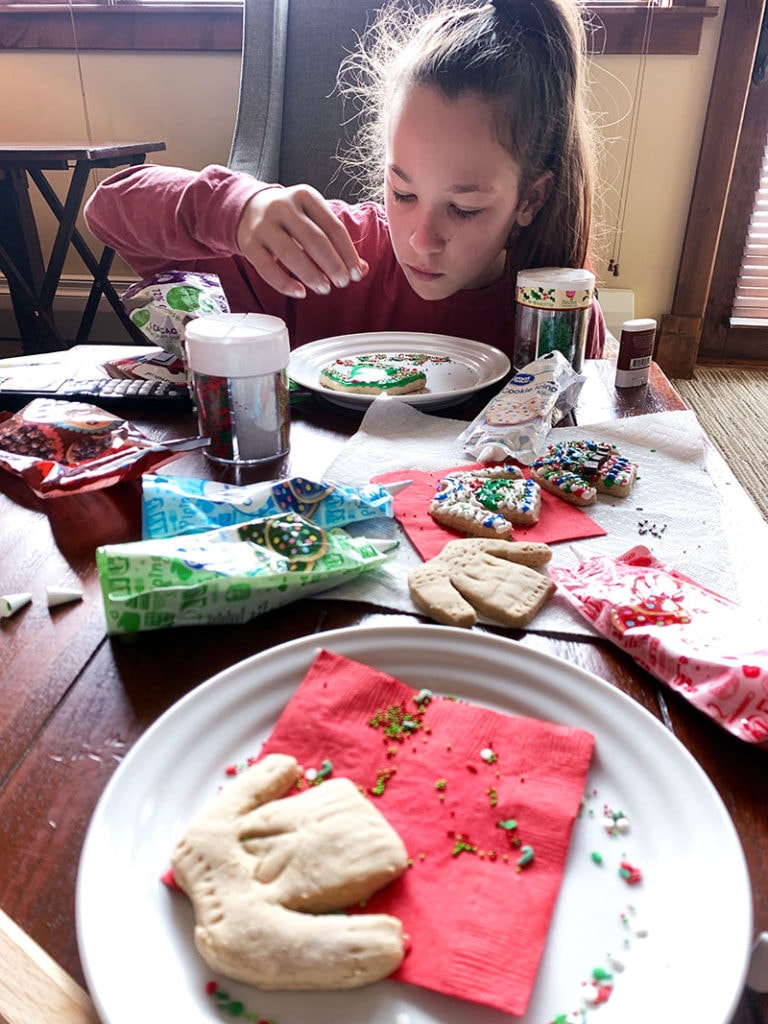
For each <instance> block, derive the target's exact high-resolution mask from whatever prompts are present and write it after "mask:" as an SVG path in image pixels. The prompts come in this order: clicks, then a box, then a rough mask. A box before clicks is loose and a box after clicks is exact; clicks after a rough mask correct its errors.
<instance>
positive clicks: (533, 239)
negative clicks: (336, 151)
mask: <svg viewBox="0 0 768 1024" xmlns="http://www.w3.org/2000/svg"><path fill="white" fill-rule="evenodd" d="M585 79H586V39H585V31H584V26H583V23H582V20H581V14H580V11H579V8H578V6H577V2H576V0H493V2H492V3H483V4H478V3H473V2H471V0H469V2H466V3H460V2H456V0H435V2H434V3H431V4H430V5H429V6H428V7H427V6H426V4H424V3H421V4H420V5H418V6H414V0H390V2H389V3H388V4H387V5H386V6H385V7H384V8H382V10H381V11H379V13H378V15H377V17H376V19H375V21H374V22H373V24H372V25H371V26H370V27H369V28H368V29H367V30H366V31H365V32H364V33H363V35H362V37H361V39H360V41H359V46H358V47H357V49H356V50H355V52H353V53H351V54H349V55H348V56H347V58H345V60H344V61H343V63H342V65H341V68H340V70H339V90H340V92H341V94H342V96H343V97H345V99H351V100H352V101H353V103H354V105H355V109H354V111H353V115H352V119H354V120H355V121H356V125H357V126H356V129H355V134H354V138H353V142H352V145H351V146H350V148H349V149H348V151H347V152H346V153H345V154H344V155H343V156H342V158H341V159H342V165H343V167H344V170H345V172H346V173H347V174H348V175H349V176H350V177H351V178H353V179H354V180H355V181H356V182H357V183H358V188H359V190H360V194H361V196H366V197H369V198H380V196H381V191H382V187H383V181H384V165H385V150H386V119H387V113H388V109H389V103H390V99H391V97H392V96H393V94H394V93H395V92H396V91H398V90H399V89H401V88H403V87H406V88H407V87H408V86H411V85H429V86H432V87H433V88H436V89H438V90H439V91H440V92H441V93H442V94H443V95H444V96H445V97H446V98H447V99H456V98H458V97H460V96H463V95H464V94H466V93H474V94H476V95H479V96H480V97H482V98H484V99H487V100H488V101H489V102H490V103H492V104H493V106H494V109H495V111H496V115H497V116H496V121H497V131H498V137H499V141H500V142H501V144H502V145H503V146H504V147H505V148H506V149H507V151H508V152H509V153H510V154H511V156H512V157H513V158H514V160H515V161H516V162H517V163H518V165H519V167H520V170H521V182H520V187H521V195H523V194H524V192H525V189H526V188H527V186H529V185H530V184H531V183H532V182H534V181H535V180H536V179H537V178H538V177H539V176H540V175H541V174H543V173H545V172H550V174H551V176H552V189H551V193H550V195H549V197H548V199H547V201H546V202H545V204H544V206H543V207H542V209H541V210H539V212H538V214H537V215H536V217H535V218H534V220H533V223H532V224H531V225H530V226H529V227H527V228H524V229H521V230H520V232H519V233H518V234H517V235H516V237H515V238H514V241H512V240H510V246H509V249H508V269H509V270H510V271H511V272H516V271H517V270H520V269H523V268H527V267H536V266H539V267H544V266H556V267H582V266H584V264H585V262H586V260H587V250H588V244H589V234H590V226H591V219H592V196H593V187H594V186H593V162H594V158H593V143H592V129H591V126H590V122H589V119H588V116H587V113H586V95H585V94H586V80H585Z"/></svg>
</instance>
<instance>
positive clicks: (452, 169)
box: [385, 85, 546, 299]
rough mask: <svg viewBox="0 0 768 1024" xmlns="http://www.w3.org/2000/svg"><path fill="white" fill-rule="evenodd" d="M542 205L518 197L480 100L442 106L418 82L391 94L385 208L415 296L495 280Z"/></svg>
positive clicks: (516, 172)
mask: <svg viewBox="0 0 768 1024" xmlns="http://www.w3.org/2000/svg"><path fill="white" fill-rule="evenodd" d="M538 184H540V183H538ZM541 187H542V188H544V186H541ZM534 191H535V190H534ZM545 195H546V192H544V196H545ZM541 202H543V197H540V201H538V204H537V200H536V198H535V196H534V197H533V198H531V194H530V193H529V195H528V196H527V197H521V195H520V168H519V167H518V165H517V163H516V162H515V160H514V159H513V158H512V157H511V156H510V154H509V153H508V152H507V150H506V149H504V147H503V146H502V145H501V143H500V142H499V141H498V139H497V137H496V132H495V130H494V118H493V107H492V106H491V104H490V103H488V102H487V101H486V100H483V99H481V98H480V97H478V96H476V95H473V94H467V95H464V96H461V97H460V98H459V99H456V100H448V99H446V98H445V97H444V96H443V95H442V94H441V93H440V92H439V91H437V90H436V89H433V88H432V87H430V86H424V85H422V86H416V87H412V88H407V89H402V90H400V92H399V93H398V94H397V95H396V96H395V97H394V99H393V103H392V106H391V109H390V111H389V117H388V122H387V166H386V181H385V205H386V210H387V216H388V219H389V231H390V235H391V238H392V245H393V248H394V250H395V256H396V257H397V261H398V263H399V264H400V266H401V267H402V269H403V272H404V273H405V275H406V277H407V278H408V282H409V283H410V285H411V287H412V288H413V290H414V291H415V292H416V294H417V295H419V296H421V298H423V299H444V298H447V297H448V296H449V295H453V294H454V293H455V292H457V291H460V290H461V289H463V288H483V287H485V286H486V285H490V284H493V283H494V282H495V281H498V280H499V278H500V277H501V276H502V275H503V273H504V264H505V258H506V252H505V246H506V243H507V239H508V238H509V235H510V232H511V231H512V228H513V227H514V225H515V224H519V225H521V226H525V225H527V224H529V223H530V222H531V220H532V219H533V216H534V215H535V213H536V212H537V210H538V209H539V207H540V205H541Z"/></svg>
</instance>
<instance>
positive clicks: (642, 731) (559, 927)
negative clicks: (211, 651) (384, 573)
mask: <svg viewBox="0 0 768 1024" xmlns="http://www.w3.org/2000/svg"><path fill="white" fill-rule="evenodd" d="M319 644H322V645H323V646H325V647H327V648H328V649H329V650H333V651H337V652H339V653H340V654H343V655H345V656H347V657H350V658H354V659H356V660H358V661H363V662H365V663H367V664H370V665H372V666H374V667H376V668H378V669H381V670H383V671H386V672H389V673H390V674H391V675H394V676H395V677H397V678H399V679H401V680H402V681H404V682H405V683H408V684H409V685H411V686H413V687H415V688H417V689H418V688H421V687H423V686H427V687H431V688H432V689H435V690H441V691H443V692H449V693H453V694H456V695H457V696H461V697H466V698H468V699H470V700H473V701H475V702H477V703H480V704H484V705H487V706H490V707H493V708H496V709H498V710H501V711H505V712H509V713H515V714H524V715H529V716H532V717H537V718H543V719H546V720H549V721H552V722H556V723H560V724H564V725H572V726H579V727H581V728H585V729H589V730H591V732H592V733H593V734H594V735H595V738H596V752H595V757H594V760H593V765H592V768H591V770H590V777H589V789H588V793H593V794H594V795H593V796H592V797H591V799H590V800H588V801H587V802H586V806H587V808H588V811H587V813H585V814H584V815H582V816H581V817H580V819H579V820H578V821H577V822H576V826H575V829H574V835H573V842H572V846H571V850H570V854H569V859H568V863H567V866H566V872H565V878H564V882H563V887H562V890H561V893H560V897H559V900H558V904H557V907H556V910H555V915H554V918H553V920H552V925H551V929H550V933H549V938H548V942H547V947H546V950H545V953H544V958H543V960H542V963H541V967H540V970H539V973H538V976H537V980H536V985H535V987H534V991H533V995H532V999H531V1003H530V1004H529V1008H528V1011H527V1013H526V1015H525V1017H523V1018H514V1021H515V1022H516V1024H548V1022H550V1021H553V1020H554V1019H555V1017H556V1016H557V1015H558V1014H565V1013H570V1012H572V1011H573V1010H574V1009H575V1008H577V1007H579V1006H580V999H581V988H580V986H581V982H582V981H583V980H584V979H585V978H587V977H588V976H589V975H590V973H591V971H592V970H593V969H594V968H595V967H598V966H603V967H605V966H607V964H606V954H607V952H608V951H610V950H619V951H620V952H621V955H622V956H623V957H624V958H625V961H626V966H625V969H624V970H623V971H622V972H621V973H617V974H616V975H615V987H614V991H613V994H612V996H611V998H610V1000H609V1001H608V1002H607V1003H605V1004H603V1005H602V1006H600V1007H598V1008H597V1009H589V1010H588V1011H587V1015H586V1018H585V1020H586V1021H588V1022H590V1024H591V1022H592V1021H593V1018H594V1024H647V1022H648V1021H650V1020H656V1019H660V1020H665V1021H696V1024H725V1022H726V1021H728V1020H730V1017H731V1015H732V1012H733V1009H734V1006H735V1004H736V1002H737V1001H738V998H739V995H740V992H741V989H742V987H743V980H744V976H745V973H746V965H747V958H748V954H749V947H750V943H751V931H752V924H751V907H752V900H751V895H750V886H749V878H748V875H747V869H746V865H745V861H744V857H743V854H742V850H741V846H740V844H739V840H738V837H737V834H736V832H735V830H734V827H733V824H732V822H731V820H730V818H729V816H728V814H727V812H726V810H725V808H724V806H723V804H722V802H721V800H720V798H719V796H718V795H717V792H716V791H715V789H714V787H713V786H712V784H711V783H710V781H709V779H708V778H707V776H706V775H705V774H704V772H703V771H702V770H701V768H700V767H699V766H698V764H697V763H696V762H695V761H694V759H693V758H692V757H691V756H690V755H689V753H688V752H687V751H686V750H685V748H684V747H683V746H682V745H681V744H680V743H679V742H678V741H677V740H675V739H674V737H673V736H672V735H671V734H670V733H669V732H667V730H666V729H664V728H663V726H662V725H661V724H660V723H659V722H658V721H657V720H656V719H655V718H654V717H653V716H652V715H650V714H649V713H648V712H647V711H645V710H644V709H643V708H642V707H641V706H640V705H639V704H637V703H635V702H634V701H632V700H631V699H630V698H628V697H626V696H625V695H624V694H622V693H621V692H620V691H618V690H616V689H615V688H614V687H613V686H611V685H610V684H609V683H606V682H604V681H603V680H601V679H598V678H597V677H596V676H593V675H591V674H589V673H587V672H585V671H583V670H581V669H579V668H576V667H575V666H573V665H570V664H568V663H567V662H565V661H561V660H559V659H557V658H553V657H551V656H549V655H545V654H542V653H540V652H538V651H535V650H531V649H528V648H526V647H523V646H522V645H519V644H517V643H516V642H515V641H513V640H508V639H505V638H502V637H496V636H493V635H491V634H484V633H480V632H474V631H465V630H460V629H452V628H448V627H441V626H427V625H418V624H414V625H413V626H408V625H405V626H404V625H393V626H380V627H363V628H354V629H342V630H335V631H331V632H327V633H322V634H318V635H315V636H311V637H306V638H304V639H301V640H297V641H293V642H291V643H287V644H284V645H282V646H280V647H276V648H274V649H273V650H270V651H267V652H265V653H264V654H260V655H257V656H256V657H253V658H250V659H248V660H246V661H244V662H242V663H240V664H239V665H235V666H234V667H232V668H230V669H227V670H226V671H225V672H222V673H220V674H219V675H218V676H215V677H214V678H213V679H211V680H209V681H208V682H207V683H205V684H203V685H202V686H200V687H198V688H197V689H196V690H194V691H193V692H192V693H190V694H189V695H188V696H186V697H185V698H183V699H182V700H181V701H179V702H178V703H177V704H176V705H174V707H172V708H170V709H169V710H168V711H167V712H166V713H165V715H163V716H162V717H161V718H160V719H159V720H158V721H157V722H156V723H155V724H154V725H153V726H152V727H151V728H150V729H149V730H148V731H147V732H146V733H145V735H144V736H143V737H142V738H141V739H140V740H139V741H138V743H137V744H136V745H135V747H134V748H133V749H132V750H131V752H130V753H129V754H128V756H127V757H126V759H125V760H124V761H123V763H122V764H121V765H120V767H119V768H118V769H117V771H116V772H115V774H114V776H113V778H112V780H111V781H110V783H109V785H108V786H107V788H106V790H105V792H104V794H103V796H102V798H101V800H100V802H99V804H98V806H97V808H96V811H95V813H94V816H93V819H92V821H91V824H90V827H89V830H88V834H87V836H86V841H85V845H84V848H83V854H82V859H81V862H80V870H79V875H78V885H77V931H78V940H79V946H80V953H81V957H82V962H83V966H84V969H85V974H86V978H87V982H88V987H89V990H90V992H91V995H92V996H93V998H94V1000H95V1003H96V1007H97V1010H98V1012H99V1014H100V1016H101V1018H102V1020H103V1021H104V1024H136V1021H144V1022H146V1024H155V1022H157V1024H166V1022H167V1021H185V1022H189V1024H192V1022H198V1024H200V1022H211V1024H214V1022H215V1024H221V1021H222V1019H223V1016H226V1015H222V1014H221V1013H220V1011H217V1009H216V1007H215V1005H214V1003H213V1001H212V1000H211V999H210V997H208V996H207V995H206V994H205V992H204V986H205V982H206V981H207V980H208V979H209V978H210V977H211V974H210V972H209V971H208V969H207V968H206V967H205V965H204V964H203V962H202V961H201V960H200V959H199V957H198V956H197V954H196V952H195V949H194V945H193V940H192V915H191V911H190V908H189V906H188V905H187V904H186V902H185V901H184V900H183V898H181V897H179V896H177V895H174V894H173V893H171V892H169V891H168V890H167V889H166V888H165V887H164V886H163V885H162V884H161V883H160V881H159V877H160V875H161V873H162V872H163V871H164V870H165V868H166V867H167V866H168V858H169V853H170V850H171V847H172V843H173V841H174V839H175V837H176V836H177V835H178V834H179V832H180V831H181V830H182V829H183V827H184V826H185V825H186V823H187V822H188V821H189V819H190V817H191V816H192V815H193V814H194V813H195V811H196V810H197V809H198V808H199V807H200V806H201V804H202V803H204V802H206V801H207V800H208V799H209V798H210V796H211V795H212V794H213V793H215V791H216V788H217V786H219V785H220V784H221V783H222V781H223V779H224V767H225V766H226V765H227V764H229V763H232V762H235V763H239V762H240V761H242V760H245V758H247V757H248V756H250V755H252V754H256V753H258V750H259V747H260V743H261V741H262V740H263V739H265V738H266V736H267V735H268V734H269V732H270V731H271V728H272V726H273V724H274V722H275V720H276V719H277V716H278V715H279V713H280V712H281V710H282V709H283V707H284V706H285V704H286V703H287V701H288V700H289V698H290V697H291V695H292V693H293V691H294V689H295V688H296V686H297V685H298V683H299V682H300V680H301V679H302V677H303V675H304V674H305V672H306V670H307V669H308V668H309V666H310V664H311V662H312V660H313V658H314V656H315V653H316V651H317V649H318V645H319ZM604 804H608V805H609V806H610V807H612V808H614V809H621V810H623V811H625V812H626V813H627V814H628V815H629V817H630V819H631V823H632V824H631V830H630V832H629V833H628V834H627V835H624V836H621V837H620V838H614V839H611V838H609V837H607V836H606V833H605V832H604V830H603V828H602V824H601V820H600V819H601V811H602V807H603V805H604ZM612 843H613V844H616V843H618V844H619V845H613V846H611V845H610V844H612ZM606 848H608V849H609V850H613V851H615V855H616V856H619V851H620V854H621V855H626V857H628V858H630V859H631V860H632V861H633V863H635V864H637V865H638V866H640V867H641V869H642V871H643V875H644V877H643V882H642V884H641V885H639V886H636V887H632V888H629V887H627V885H626V884H625V883H624V882H623V881H622V880H621V879H620V878H619V876H618V871H617V870H614V869H613V868H611V867H609V865H608V858H606V862H605V863H604V864H603V865H601V866H597V865H596V864H595V863H594V862H593V861H592V859H591V852H592V851H593V850H595V849H602V850H604V851H605V850H606ZM611 856H613V854H611ZM629 904H633V905H634V906H635V907H636V916H631V918H630V919H631V920H632V921H642V922H644V923H645V924H646V925H647V927H648V935H647V937H645V938H637V937H636V936H635V935H634V934H633V933H632V932H631V931H630V930H628V929H627V928H626V926H625V925H624V924H622V922H621V915H622V913H623V912H625V911H626V908H627V906H628V905H629ZM626 940H629V945H628V948H626V949H624V948H623V943H624V942H625V941H626ZM217 980H221V979H217ZM225 987H226V989H227V991H228V992H229V993H230V996H231V997H232V998H238V999H241V1000H242V1001H243V1002H244V1003H245V1006H246V1010H247V1011H248V1012H252V1013H256V1014H258V1015H260V1016H261V1017H263V1018H266V1019H269V1020H274V1021H275V1022H276V1024H401V1022H402V1024H406V1022H407V1024H438V1022H439V1024H466V1021H467V1020H471V1021H472V1024H503V1022H510V1021H512V1020H513V1018H511V1017H509V1016H507V1015H505V1014H502V1013H500V1012H499V1011H497V1010H491V1009H488V1008H483V1007H480V1006H477V1005H474V1004H469V1003H465V1002H461V1001H458V1000H452V999H449V998H447V997H443V996H440V995H437V994H435V993H430V992H427V991H426V990H423V989H420V988H416V987H414V986H410V985H405V984H399V983H396V982H390V981H386V982H380V983H379V984H376V985H372V986H369V987H367V988H364V989H360V990H358V991H353V992H330V993H314V992H313V993H289V992H280V993H259V992H257V991H256V990H255V989H253V988H249V987H248V986H243V985H238V984H234V983H232V984H229V983H226V985H225ZM398 1014H400V1016H398ZM578 1019H579V1021H580V1022H581V1020H582V1018H581V1017H579V1018H578Z"/></svg>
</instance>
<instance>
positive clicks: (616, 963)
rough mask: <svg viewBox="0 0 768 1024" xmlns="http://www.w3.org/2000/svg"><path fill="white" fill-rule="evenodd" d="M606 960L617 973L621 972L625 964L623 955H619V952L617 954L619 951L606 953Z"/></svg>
mask: <svg viewBox="0 0 768 1024" xmlns="http://www.w3.org/2000/svg"><path fill="white" fill-rule="evenodd" d="M608 962H609V964H610V965H611V967H612V968H613V969H614V971H616V972H617V973H618V974H621V972H622V971H623V970H624V968H625V967H626V966H627V965H626V963H625V961H624V957H623V956H621V954H619V953H609V954H608Z"/></svg>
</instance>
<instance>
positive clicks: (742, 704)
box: [550, 545, 768, 746]
mask: <svg viewBox="0 0 768 1024" xmlns="http://www.w3.org/2000/svg"><path fill="white" fill-rule="evenodd" d="M550 576H551V577H552V579H553V580H554V581H555V582H556V583H557V585H558V588H559V591H560V593H561V594H563V596H565V597H566V598H567V599H568V601H569V602H570V603H571V604H573V605H574V606H575V608H576V609H577V610H578V611H579V612H580V613H581V614H582V615H583V616H584V617H585V618H586V619H587V620H588V621H589V622H591V623H592V625H593V626H594V627H595V628H596V629H597V630H599V631H600V632H601V633H602V634H603V636H605V637H607V638H608V639H609V640H610V641H611V642H612V643H614V644H616V646H617V647H620V648H621V649H622V650H623V651H626V652H627V654H629V655H630V657H631V658H633V659H634V660H635V661H636V662H637V663H638V664H639V665H642V667H643V668H645V669H647V670H648V672H650V673H651V674H652V675H653V676H655V677H656V679H658V680H660V681H661V682H662V683H666V684H667V685H668V686H670V687H672V689H673V690H675V691H676V692H677V693H679V694H680V695H681V696H683V697H684V698H685V699H686V700H688V701H690V703H691V704H693V705H694V707H697V708H698V709H699V710H700V711H703V712H704V714H706V715H709V717H710V718H713V719H714V720H715V721H716V722H717V723H718V724H719V725H721V726H722V727H723V728H724V729H727V730H728V732H730V733H732V734H733V735H734V736H738V737H739V738H740V739H742V740H746V741H747V742H749V743H755V744H758V745H765V746H768V644H766V639H765V626H764V624H761V623H759V622H757V621H755V620H752V619H750V617H749V615H748V614H747V613H746V612H745V610H744V609H743V608H740V607H739V606H738V605H736V604H733V603H732V602H731V601H728V600H726V599H725V598H724V597H721V596H720V595H719V594H715V593H713V592H712V591H711V590H707V589H706V588H705V587H702V586H701V585H700V584H698V583H696V582H695V581H694V580H691V579H689V578H688V577H686V576H683V575H682V573H679V572H678V571H677V570H676V569H673V568H669V567H668V566H666V565H664V564H663V563H662V562H660V561H659V560H658V559H657V558H655V556H654V555H653V554H652V553H651V551H650V550H649V549H648V548H646V547H643V546H642V545H638V546H637V547H634V548H632V549H631V550H629V551H627V552H625V553H624V554H623V555H621V556H619V557H618V558H611V557H607V556H602V557H598V558H592V559H590V560H589V561H586V562H584V563H582V564H581V565H579V566H578V567H577V568H575V569H565V568H557V567H552V568H551V569H550Z"/></svg>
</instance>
